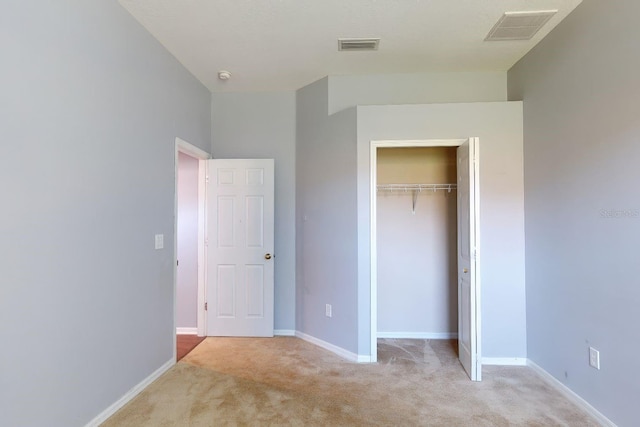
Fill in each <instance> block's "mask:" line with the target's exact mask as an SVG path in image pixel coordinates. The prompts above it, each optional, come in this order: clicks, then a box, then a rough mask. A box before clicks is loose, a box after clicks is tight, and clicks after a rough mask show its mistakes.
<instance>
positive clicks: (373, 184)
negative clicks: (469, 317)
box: [369, 138, 482, 362]
mask: <svg viewBox="0 0 640 427" xmlns="http://www.w3.org/2000/svg"><path fill="white" fill-rule="evenodd" d="M468 139H469V138H464V139H428V140H378V141H371V143H370V162H369V165H370V169H369V178H370V183H369V185H370V197H369V203H370V204H369V209H370V218H371V220H370V230H369V232H370V236H369V239H370V240H369V241H370V251H369V253H370V257H371V259H370V266H371V271H370V275H371V276H370V277H371V289H370V294H371V325H370V330H371V344H370V345H371V362H377V361H378V242H377V228H378V220H377V209H378V208H377V203H378V192H377V187H378V173H377V172H378V148H382V147H386V148H392V147H395V148H405V147H459V146H460V145H462V144H463V143H465V142H466V141H468ZM477 214H478V212H476V216H475V217H474V221H475V222H476V224H477V226H478V227H479V225H480V224H479V221H478V216H477ZM456 224H457V222H456ZM478 271H479V269H478ZM475 288H476V295H478V298H477V299H476V307H475V309H476V316H477V319H480V298H479V295H480V280H476V286H475ZM479 325H480V323H479V322H478V327H477V329H476V330H475V331H471V332H472V333H475V335H476V343H477V346H476V347H477V349H478V360H479V361H480V360H482V359H481V355H480V326H479Z"/></svg>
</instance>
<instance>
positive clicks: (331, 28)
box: [119, 0, 582, 92]
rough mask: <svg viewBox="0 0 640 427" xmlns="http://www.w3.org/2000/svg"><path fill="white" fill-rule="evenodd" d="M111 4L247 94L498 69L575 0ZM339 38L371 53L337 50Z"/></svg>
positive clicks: (199, 68)
mask: <svg viewBox="0 0 640 427" xmlns="http://www.w3.org/2000/svg"><path fill="white" fill-rule="evenodd" d="M119 1H120V3H121V4H122V5H123V6H124V7H125V8H126V9H127V10H128V11H129V12H130V13H131V14H132V15H133V16H134V17H135V18H136V19H137V20H138V21H140V23H142V25H143V26H144V27H145V28H147V30H149V32H151V34H153V35H154V36H155V37H156V38H157V39H158V40H159V41H160V43H162V44H163V45H164V46H165V47H166V48H167V49H168V50H169V51H170V52H171V53H172V54H173V55H174V56H175V57H176V58H178V60H179V61H180V62H181V63H182V64H184V66H185V67H186V68H187V69H189V70H190V71H191V72H192V73H193V74H194V75H195V76H196V77H197V78H198V79H199V80H200V81H201V82H202V83H204V84H205V85H206V86H207V87H208V88H209V89H210V90H211V91H212V92H222V91H225V92H226V91H234V92H235V91H237V92H248V91H273V90H294V89H298V88H300V87H302V86H305V85H306V84H308V83H311V82H313V81H315V80H317V79H319V78H322V77H324V76H326V75H332V74H382V73H414V72H416V73H417V72H430V71H506V70H508V69H509V68H510V67H511V66H512V65H513V64H515V63H516V62H517V61H518V60H519V59H520V58H521V57H522V56H524V55H525V54H526V53H527V52H528V51H529V50H530V49H531V48H532V47H533V46H535V44H536V43H537V42H538V41H540V40H541V39H542V38H543V37H544V36H545V35H546V34H548V32H549V31H550V30H551V29H552V28H553V27H554V26H556V25H557V24H558V23H559V22H560V21H561V20H562V19H564V18H565V17H566V16H567V15H568V14H569V13H570V12H571V11H572V10H573V9H574V8H575V7H576V6H577V5H578V4H579V3H580V2H581V1H582V0H119ZM547 9H558V11H559V12H558V14H557V15H556V16H555V17H553V18H552V19H551V20H550V21H549V22H548V23H547V25H545V27H543V28H542V30H541V31H540V32H539V33H538V34H537V35H536V36H535V37H534V38H533V39H532V40H530V41H501V42H485V41H484V38H485V37H486V36H487V34H488V33H489V30H491V28H492V27H493V26H494V24H495V23H496V22H497V21H498V19H499V18H500V17H501V16H502V14H503V13H504V12H507V11H521V10H527V11H530V10H547ZM340 37H380V38H381V41H380V48H379V50H378V51H373V52H339V51H338V42H337V39H338V38H340ZM219 70H228V71H230V72H231V73H232V77H231V79H230V80H228V81H220V80H218V76H217V73H218V71H219Z"/></svg>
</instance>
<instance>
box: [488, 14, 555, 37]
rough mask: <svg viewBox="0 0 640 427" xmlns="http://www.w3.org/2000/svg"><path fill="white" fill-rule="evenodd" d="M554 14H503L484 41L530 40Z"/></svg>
mask: <svg viewBox="0 0 640 427" xmlns="http://www.w3.org/2000/svg"><path fill="white" fill-rule="evenodd" d="M556 13H558V11H557V10H537V11H527V12H505V14H504V15H502V16H501V17H500V20H499V21H498V23H497V24H496V25H494V26H493V28H492V29H491V31H489V34H488V35H487V37H486V38H485V39H484V40H485V41H499V40H530V39H531V38H532V37H533V36H534V35H535V34H536V33H537V32H538V31H539V30H540V28H542V27H543V26H544V24H546V23H547V22H548V21H549V19H551V18H552V17H553V15H555V14H556Z"/></svg>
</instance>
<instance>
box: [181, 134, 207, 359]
mask: <svg viewBox="0 0 640 427" xmlns="http://www.w3.org/2000/svg"><path fill="white" fill-rule="evenodd" d="M210 157H211V155H210V154H209V153H207V152H205V151H204V150H201V149H199V148H198V147H196V146H194V145H192V144H190V143H188V142H186V141H184V140H182V139H180V138H176V140H175V175H174V176H175V193H174V194H175V200H174V236H173V237H174V239H173V241H174V248H173V253H174V263H173V268H174V270H173V292H174V299H173V300H174V309H173V327H174V334H173V336H174V343H173V348H174V352H175V353H174V357H176V356H177V354H178V343H177V335H178V334H179V333H180V334H186V335H192V336H196V335H197V336H200V337H203V336H206V322H205V317H204V316H205V313H204V300H205V294H204V293H205V283H204V282H205V268H206V265H205V264H206V263H205V261H204V260H205V259H206V254H205V240H204V236H205V179H206V160H207V159H209V158H210ZM180 178H182V182H180V181H181V180H180ZM180 199H182V200H180ZM191 340H192V339H191ZM181 344H182V343H181Z"/></svg>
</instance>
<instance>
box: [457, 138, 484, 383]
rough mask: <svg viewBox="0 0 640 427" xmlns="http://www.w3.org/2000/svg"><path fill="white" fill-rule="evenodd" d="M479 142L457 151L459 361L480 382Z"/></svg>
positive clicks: (470, 375)
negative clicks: (477, 309)
mask: <svg viewBox="0 0 640 427" xmlns="http://www.w3.org/2000/svg"><path fill="white" fill-rule="evenodd" d="M477 154H478V138H470V139H469V140H468V141H466V142H465V143H463V144H462V145H460V146H459V147H458V150H457V158H458V159H457V160H458V165H457V173H458V182H457V184H458V357H459V358H460V362H461V363H462V366H463V367H464V369H465V371H467V374H469V378H471V380H473V381H480V380H481V379H482V367H481V362H480V361H481V359H480V341H479V334H478V330H479V328H480V318H479V315H478V314H479V313H477V311H476V308H477V307H478V303H479V292H478V289H479V274H478V273H479V272H478V268H477V267H478V247H479V239H478V226H479V221H478V218H479V217H478V214H479V208H478V207H479V204H478V201H479V200H478V191H477V186H478V167H477Z"/></svg>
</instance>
